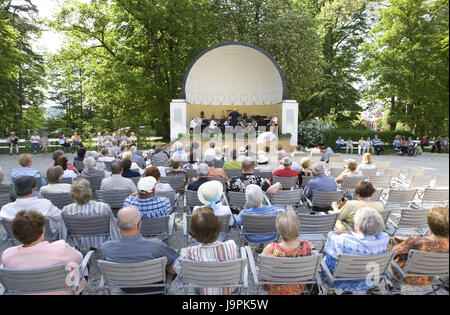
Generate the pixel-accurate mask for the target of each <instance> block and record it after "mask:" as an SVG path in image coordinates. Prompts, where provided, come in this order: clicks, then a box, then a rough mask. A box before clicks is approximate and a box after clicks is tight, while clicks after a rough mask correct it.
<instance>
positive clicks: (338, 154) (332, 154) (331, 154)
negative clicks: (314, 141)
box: [328, 153, 342, 157]
mask: <svg viewBox="0 0 450 315" xmlns="http://www.w3.org/2000/svg"><path fill="white" fill-rule="evenodd" d="M328 156H329V157H342V155H341V154H340V153H330V154H328Z"/></svg>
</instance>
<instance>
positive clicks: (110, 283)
mask: <svg viewBox="0 0 450 315" xmlns="http://www.w3.org/2000/svg"><path fill="white" fill-rule="evenodd" d="M98 266H99V268H100V272H101V275H102V277H101V279H100V283H99V289H103V288H106V289H107V291H108V293H109V294H110V295H112V294H120V295H122V294H136V295H139V294H143V295H150V294H167V291H168V289H169V287H170V284H171V281H170V280H169V279H170V277H169V278H168V277H167V275H166V266H167V257H160V258H155V259H152V260H148V261H143V262H138V263H126V264H122V263H114V262H109V261H104V260H99V261H98ZM127 288H133V289H135V290H136V289H142V291H141V292H136V293H128V292H126V291H124V290H123V289H127Z"/></svg>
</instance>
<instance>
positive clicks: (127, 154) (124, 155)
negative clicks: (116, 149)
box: [122, 151, 133, 161]
mask: <svg viewBox="0 0 450 315" xmlns="http://www.w3.org/2000/svg"><path fill="white" fill-rule="evenodd" d="M132 156H133V154H132V153H131V152H130V151H126V152H123V153H122V160H130V161H131V158H132Z"/></svg>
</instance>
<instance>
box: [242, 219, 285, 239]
mask: <svg viewBox="0 0 450 315" xmlns="http://www.w3.org/2000/svg"><path fill="white" fill-rule="evenodd" d="M276 219H277V216H276V215H254V214H243V216H242V230H243V231H244V233H260V234H278V231H277V227H276V225H275V221H276Z"/></svg>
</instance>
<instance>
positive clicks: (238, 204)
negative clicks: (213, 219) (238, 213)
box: [228, 191, 247, 209]
mask: <svg viewBox="0 0 450 315" xmlns="http://www.w3.org/2000/svg"><path fill="white" fill-rule="evenodd" d="M246 202H247V198H246V197H245V192H236V191H229V192H228V204H229V206H230V207H233V208H238V209H242V208H244V205H245V203H246Z"/></svg>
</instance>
